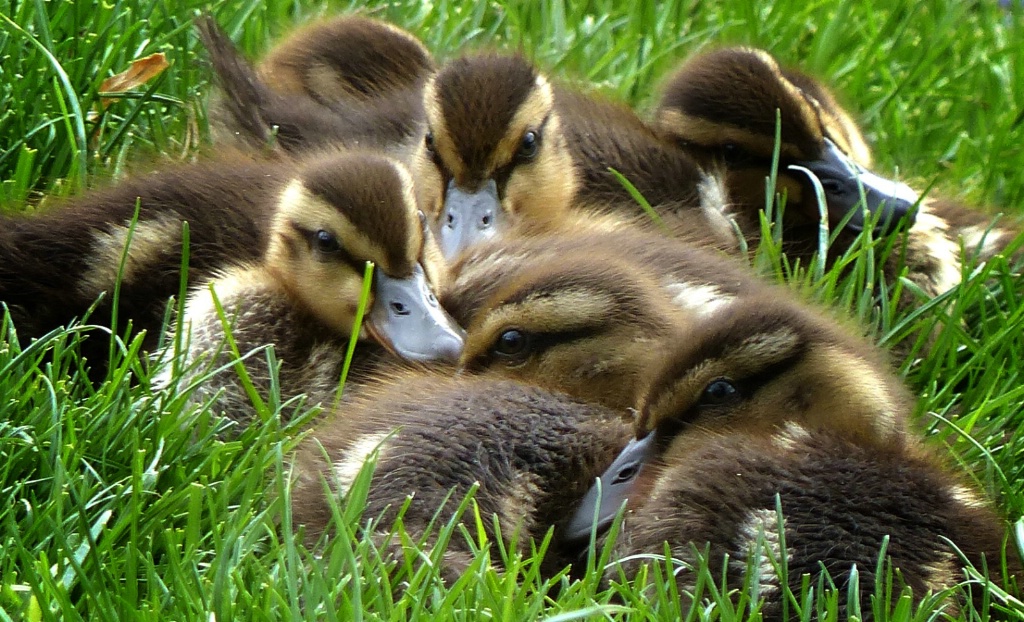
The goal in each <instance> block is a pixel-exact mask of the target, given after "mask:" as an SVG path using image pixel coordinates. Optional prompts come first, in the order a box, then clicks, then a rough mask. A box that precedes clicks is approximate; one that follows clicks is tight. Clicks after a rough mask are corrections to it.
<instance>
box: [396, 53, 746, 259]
mask: <svg viewBox="0 0 1024 622" xmlns="http://www.w3.org/2000/svg"><path fill="white" fill-rule="evenodd" d="M424 108H425V110H426V118H427V134H426V137H425V141H424V150H423V154H422V156H421V157H419V158H417V159H416V165H415V166H417V168H416V170H417V172H418V173H419V174H420V175H422V176H427V175H433V176H438V175H439V176H440V181H441V185H442V187H443V188H444V196H443V201H442V204H441V205H439V206H438V207H437V209H435V210H434V212H435V214H436V215H437V217H438V218H439V221H438V227H439V232H440V233H439V242H440V244H441V247H442V250H443V252H444V253H445V256H446V257H454V256H455V255H457V254H458V252H460V251H461V250H462V249H464V248H466V247H468V246H470V245H472V244H474V243H476V242H479V241H482V240H485V239H487V238H489V237H493V236H495V235H496V234H498V233H499V232H501V231H504V230H506V229H508V228H509V227H511V226H512V225H514V224H516V225H525V226H527V227H530V228H533V229H534V230H546V229H549V228H551V227H553V226H557V225H558V224H559V223H561V222H562V221H564V220H565V219H566V218H567V215H569V214H571V213H572V212H574V211H575V212H583V213H593V214H605V213H609V212H611V213H618V214H622V215H623V216H624V217H625V218H626V219H628V220H632V221H634V222H639V223H649V222H650V221H651V220H652V219H651V217H650V216H649V215H647V214H646V213H645V212H644V210H643V209H642V208H641V207H640V205H639V204H638V203H637V202H636V201H635V200H634V199H633V198H632V196H631V195H630V194H629V192H628V191H627V190H626V189H625V188H624V187H623V186H622V184H621V183H620V182H619V181H618V179H616V177H615V176H614V175H613V174H612V173H611V172H610V171H609V170H608V169H609V168H613V169H615V170H617V171H618V172H619V173H621V174H622V175H623V176H624V177H625V178H626V179H627V180H629V181H630V182H631V183H632V184H633V185H634V186H635V187H636V189H637V190H638V191H639V192H640V193H641V194H642V195H644V196H645V198H646V199H647V201H648V202H649V203H650V204H651V205H652V206H653V207H654V209H655V211H656V212H657V213H658V214H659V216H660V218H661V219H662V220H663V221H665V224H666V226H667V227H668V228H669V230H670V231H673V232H676V233H681V234H684V235H685V234H688V233H690V232H697V233H696V234H697V236H698V237H699V236H708V235H711V236H712V237H716V236H717V237H719V238H721V240H720V243H728V242H731V243H732V244H733V245H734V244H735V242H736V240H735V236H734V233H733V229H732V225H731V224H730V222H729V221H728V219H727V218H725V217H724V216H723V214H722V209H723V202H724V201H725V197H724V196H723V194H722V188H721V184H720V183H719V180H717V179H716V178H715V177H713V176H709V175H706V174H704V173H703V172H701V170H700V169H699V168H698V166H697V164H696V163H695V162H694V161H693V160H692V159H691V158H690V157H689V156H688V155H687V154H685V153H683V152H681V151H680V150H678V149H676V148H675V147H674V146H673V145H671V144H669V143H668V142H666V141H665V140H663V139H662V138H661V137H660V136H659V135H658V134H657V133H656V132H654V131H653V130H652V129H651V128H649V127H648V126H647V125H646V124H644V123H643V122H642V121H641V120H640V119H639V118H638V117H637V116H636V114H635V113H633V111H631V110H630V109H629V108H627V107H626V106H622V105H619V104H616V103H613V102H610V101H605V100H601V99H598V98H596V97H591V96H586V95H582V94H579V93H574V92H572V91H570V90H568V89H566V88H561V87H556V86H554V85H552V84H551V83H550V82H549V81H548V79H547V78H546V77H545V76H544V75H543V74H541V73H540V72H539V71H538V70H537V68H536V67H534V66H533V65H532V64H531V63H530V62H528V61H527V60H526V59H524V58H522V57H520V56H514V55H500V54H477V55H470V56H464V57H460V58H456V59H454V60H451V61H449V62H448V63H446V64H445V65H444V66H442V67H441V68H440V70H438V72H437V74H436V75H435V76H434V77H433V78H432V79H431V80H430V81H429V82H428V83H427V86H426V88H425V95H424ZM438 198H439V199H442V197H440V196H439V197H438Z"/></svg>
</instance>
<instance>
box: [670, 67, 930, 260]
mask: <svg viewBox="0 0 1024 622" xmlns="http://www.w3.org/2000/svg"><path fill="white" fill-rule="evenodd" d="M777 110H778V114H779V115H780V123H781V127H780V132H781V135H780V138H781V144H780V148H779V150H780V153H779V181H778V186H779V190H780V191H781V190H782V189H785V191H786V193H787V200H786V205H787V207H788V209H787V214H786V216H787V223H786V224H787V227H790V228H796V227H800V226H803V227H813V228H814V229H816V228H817V226H818V222H819V220H820V217H819V214H818V209H819V208H818V201H817V196H816V193H815V190H814V186H813V184H812V183H811V179H810V177H809V176H808V175H807V174H806V173H805V172H804V171H803V170H799V169H796V168H794V167H801V168H802V169H806V170H809V171H811V172H812V173H813V174H814V175H815V176H816V177H817V178H818V179H819V180H820V182H821V186H822V188H823V189H824V192H825V198H826V202H827V207H828V218H829V222H830V223H831V224H832V225H833V226H837V225H839V224H840V223H843V224H844V226H845V227H846V228H847V229H848V230H850V231H860V230H861V229H863V228H864V225H865V222H866V221H865V219H864V214H863V212H861V211H858V210H856V209H855V208H856V207H857V206H858V205H859V204H860V200H861V191H860V188H861V187H863V190H864V205H865V206H866V208H867V210H868V212H870V213H872V214H877V213H879V212H881V215H880V216H879V217H878V220H877V226H878V230H879V231H882V230H892V229H893V228H895V227H896V226H897V225H898V224H899V223H900V221H902V220H906V219H909V220H911V221H912V219H913V216H914V214H913V208H914V206H915V205H916V203H917V201H918V198H919V197H918V195H917V193H915V192H914V191H913V190H911V189H910V187H909V186H907V185H906V184H902V183H899V182H894V181H891V180H888V179H883V178H882V177H880V176H878V175H876V174H874V173H871V172H870V171H868V170H867V168H866V167H867V166H870V162H871V154H870V151H869V150H868V148H867V145H866V144H865V142H864V139H863V138H862V136H861V134H860V131H859V130H858V128H857V126H856V125H855V124H854V123H853V121H852V120H851V119H850V116H849V115H848V114H847V113H846V111H844V110H843V109H842V108H841V107H840V106H839V105H838V104H837V103H836V100H835V98H834V97H833V96H832V95H831V94H830V93H829V92H828V90H827V89H825V87H824V86H822V85H821V84H819V83H817V82H815V81H814V80H813V79H811V78H810V77H808V76H806V75H805V74H802V73H799V72H797V71H793V70H789V69H783V68H782V67H780V66H779V64H778V63H777V62H776V60H775V59H774V58H772V57H771V55H769V54H768V53H767V52H764V51H762V50H757V49H753V48H725V49H721V50H717V51H714V52H710V53H707V54H703V55H701V56H698V57H696V58H694V59H691V60H690V61H688V62H686V63H685V64H684V65H683V67H682V68H681V69H680V70H679V71H678V72H677V73H676V74H675V75H674V76H672V77H671V78H670V79H669V80H668V82H667V83H666V85H665V88H664V92H663V94H662V98H661V102H660V103H659V105H658V109H657V112H656V116H657V122H658V125H659V127H660V128H661V130H662V132H663V133H664V134H665V135H666V136H668V137H670V138H671V139H672V140H674V141H676V142H677V143H678V144H680V145H681V146H682V147H684V149H685V150H686V151H687V152H688V153H691V154H693V155H694V157H695V158H697V159H698V160H699V161H700V162H701V163H702V164H703V165H705V166H709V167H714V168H719V169H724V170H725V171H726V172H727V180H728V187H729V190H730V198H731V199H732V200H733V201H734V202H735V203H736V207H735V208H734V209H735V214H734V215H735V217H736V219H737V222H738V223H739V225H740V228H741V229H742V230H743V231H744V233H746V234H747V235H753V236H756V234H757V233H758V230H759V222H758V216H757V213H758V210H759V209H760V208H762V207H763V206H764V179H765V177H767V176H768V173H769V171H770V169H771V163H772V153H773V150H774V148H775V129H776V128H775V126H776V111H777ZM794 239H796V240H798V241H800V240H802V238H799V237H796V238H794ZM807 239H809V240H814V239H816V234H815V235H812V236H809V237H808V238H807Z"/></svg>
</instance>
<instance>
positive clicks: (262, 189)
mask: <svg viewBox="0 0 1024 622" xmlns="http://www.w3.org/2000/svg"><path fill="white" fill-rule="evenodd" d="M289 176H290V171H288V169H287V168H286V167H282V166H280V165H273V164H268V163H265V162H256V161H252V160H250V159H248V158H241V157H235V158H222V159H220V160H217V161H207V162H203V163H201V164H198V165H174V166H168V167H166V168H164V169H162V170H160V171H158V172H155V173H152V174H149V175H142V176H139V177H135V178H130V179H128V180H126V181H123V182H120V183H117V184H115V185H111V186H109V187H107V188H103V189H97V190H92V191H89V192H86V193H85V194H83V195H80V196H77V197H72V198H70V199H66V200H61V201H55V202H54V203H56V204H48V205H46V206H45V207H44V208H42V209H40V210H37V211H35V212H31V213H25V214H17V215H14V214H11V215H0V301H2V302H3V303H5V304H6V305H7V306H8V307H9V308H10V310H11V315H12V318H13V320H14V324H15V327H16V328H17V330H18V334H19V336H20V337H21V338H22V339H24V340H28V339H33V338H36V337H40V336H42V335H43V334H45V333H47V332H48V331H50V330H53V329H55V328H57V327H59V326H63V325H66V324H68V323H69V322H71V321H72V320H75V319H81V318H82V317H84V316H85V315H86V312H87V311H88V310H89V309H90V307H92V306H93V305H94V304H96V307H95V309H94V310H93V312H92V313H91V315H90V316H89V322H90V323H92V324H97V325H101V326H109V325H110V321H111V316H112V313H113V312H114V305H113V294H114V291H115V287H116V285H117V283H118V276H119V275H120V277H121V280H120V291H119V298H118V306H117V314H118V318H119V322H120V324H121V326H120V327H118V331H119V332H121V331H122V329H123V327H124V322H126V321H129V320H130V321H131V322H132V324H133V326H134V328H135V329H136V330H139V329H142V330H146V331H148V336H147V338H146V342H145V346H146V348H148V349H151V348H153V347H154V346H155V345H156V342H157V338H158V334H159V332H160V331H159V330H158V329H159V328H160V327H161V326H162V325H163V319H164V315H165V310H166V305H167V300H168V298H170V297H171V296H174V295H176V294H177V293H178V291H179V288H180V280H181V278H182V276H181V270H180V269H181V263H182V243H183V235H182V229H183V225H184V223H188V227H189V241H190V250H189V271H188V279H189V282H190V283H195V282H198V281H200V280H202V279H205V278H209V277H210V276H211V275H212V274H213V273H214V272H215V271H216V270H217V269H219V268H221V267H223V266H224V265H226V264H228V263H230V262H241V261H247V260H254V259H256V258H257V257H259V256H260V255H261V254H262V252H263V250H264V249H265V248H266V245H267V235H266V225H265V223H266V222H267V221H268V219H269V216H270V214H271V213H272V204H273V202H274V198H273V197H274V195H276V194H277V193H278V192H279V191H280V190H281V188H282V187H283V185H284V184H285V183H286V181H287V179H288V178H289ZM136 208H138V212H139V216H138V221H137V222H136V223H134V224H133V223H132V219H133V216H134V214H135V211H136ZM129 240H131V244H130V246H129V245H128V244H127V243H128V241H129ZM126 246H127V250H126ZM122 258H123V259H124V267H123V270H122V269H121V262H122ZM101 295H102V296H103V298H102V299H101V300H100V301H99V303H97V299H98V298H99V297H100V296H101ZM108 345H109V341H108V340H107V339H105V338H104V339H100V338H97V336H96V335H93V336H91V337H90V338H88V339H86V340H84V341H83V343H82V351H83V354H84V356H85V357H86V358H87V359H88V361H89V364H90V365H91V367H92V370H93V372H94V374H96V375H97V376H99V377H102V375H103V370H104V369H105V362H106V360H107V352H108Z"/></svg>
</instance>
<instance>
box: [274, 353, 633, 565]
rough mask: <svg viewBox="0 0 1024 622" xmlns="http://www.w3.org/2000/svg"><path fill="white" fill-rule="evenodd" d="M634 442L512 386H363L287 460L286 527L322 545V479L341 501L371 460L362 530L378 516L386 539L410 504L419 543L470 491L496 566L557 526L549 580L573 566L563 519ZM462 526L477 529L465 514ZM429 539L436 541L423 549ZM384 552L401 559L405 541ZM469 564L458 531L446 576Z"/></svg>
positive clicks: (432, 378)
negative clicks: (504, 552)
mask: <svg viewBox="0 0 1024 622" xmlns="http://www.w3.org/2000/svg"><path fill="white" fill-rule="evenodd" d="M630 433H631V432H630V428H629V425H628V424H627V423H625V422H624V420H623V418H622V417H621V415H620V414H619V413H617V412H614V411H611V410H608V409H605V408H602V407H601V406H597V405H593V404H586V403H583V402H580V401H577V400H574V399H571V398H569V397H567V396H565V395H563V394H559V393H553V392H549V391H546V390H544V389H540V388H538V387H535V386H531V385H528V384H523V383H519V382H516V381H512V380H505V379H499V378H494V377H489V376H467V375H460V376H451V375H440V374H430V373H422V372H419V373H416V372H409V373H406V374H398V375H394V376H392V377H390V378H388V379H387V380H385V381H380V382H376V383H371V384H370V385H368V386H365V387H363V388H362V390H361V391H360V392H359V393H358V394H357V395H356V396H355V397H353V398H351V400H350V401H349V402H347V403H346V404H345V405H344V406H343V408H342V409H340V410H339V411H337V412H336V413H334V416H333V417H331V418H326V419H324V420H323V421H321V422H320V423H319V425H318V426H317V427H316V428H315V429H314V431H313V434H312V436H311V437H310V438H309V440H307V441H306V442H305V443H304V444H303V445H302V446H301V447H300V448H299V451H298V452H297V456H296V458H295V461H294V463H293V472H294V473H295V477H296V481H295V483H294V486H293V488H292V497H291V498H292V516H293V522H294V524H295V525H296V526H304V528H305V533H306V536H307V539H308V540H311V541H313V540H315V539H317V538H318V537H319V536H320V535H321V534H322V533H323V532H324V531H325V529H327V528H328V527H329V525H330V521H331V517H332V512H331V506H330V504H329V502H328V500H327V499H326V498H325V495H324V481H326V482H327V483H328V484H329V486H330V489H331V491H332V494H335V495H337V496H338V502H339V503H344V502H343V501H342V498H344V496H345V494H346V493H347V491H348V490H349V489H350V488H351V486H352V484H353V482H354V480H355V477H356V475H357V473H359V470H360V469H361V468H362V467H363V465H364V464H365V462H366V460H367V457H368V456H369V455H371V454H372V453H373V452H374V451H376V452H377V455H376V470H375V471H374V474H373V478H372V481H371V483H370V489H369V492H368V496H367V499H366V503H365V510H364V512H363V518H362V521H361V524H367V521H368V520H370V519H379V522H377V523H374V524H373V525H372V526H371V527H370V528H371V529H373V530H374V531H375V532H376V533H377V534H382V537H383V535H386V534H388V533H389V532H390V530H391V525H392V523H393V522H394V521H395V518H396V516H397V515H398V514H399V510H400V509H401V508H402V506H403V503H405V501H406V499H407V498H409V505H408V508H407V509H406V510H405V512H404V514H403V525H404V526H405V529H406V530H407V532H409V534H410V535H411V536H412V537H413V538H414V539H415V540H420V539H422V538H424V537H425V536H426V534H427V527H428V526H429V525H430V524H431V522H432V521H433V520H434V518H435V516H436V517H437V522H436V525H437V526H440V525H443V524H444V523H446V522H447V521H448V520H449V519H450V517H451V516H452V515H453V514H454V512H455V510H456V509H457V508H458V507H459V505H460V504H461V503H462V502H463V499H464V498H465V497H466V495H467V494H468V493H469V492H470V490H471V489H472V488H473V487H474V486H476V487H477V489H476V493H475V496H474V499H475V502H476V507H477V508H478V509H479V514H480V517H481V522H480V525H481V526H482V527H483V528H484V530H485V531H486V533H487V535H488V537H489V539H490V544H491V561H492V563H494V564H495V565H498V566H500V561H501V558H500V555H499V552H498V551H499V543H502V542H504V543H505V545H504V546H505V547H508V548H509V549H510V552H520V553H523V554H526V555H528V554H530V551H531V545H532V544H533V543H539V542H540V541H541V540H542V539H543V538H544V536H545V534H546V533H547V532H548V530H549V529H550V528H552V527H553V528H554V529H555V543H554V544H553V545H552V547H551V548H550V549H549V551H548V554H547V556H546V557H545V562H544V568H545V569H546V571H545V572H546V573H547V574H550V573H551V572H552V571H557V570H561V569H562V568H564V567H565V565H566V564H567V563H568V562H569V560H570V556H571V554H570V552H569V551H568V550H562V549H561V547H560V546H559V544H558V543H559V542H560V540H561V539H560V532H561V529H562V527H563V525H564V523H565V521H566V518H567V517H568V516H569V515H570V514H571V512H572V508H573V507H574V506H575V504H576V503H578V501H579V500H580V499H581V498H582V496H583V494H584V493H585V492H586V490H587V488H589V486H590V482H592V481H593V478H594V477H596V476H597V474H598V473H600V471H602V470H603V469H604V468H605V467H606V466H607V465H608V464H609V463H610V462H611V460H612V458H614V456H615V454H616V453H617V452H618V451H619V450H620V449H621V448H622V447H623V446H624V445H625V443H626V441H627V440H628V438H629V436H630ZM492 516H497V522H498V526H499V530H500V533H496V532H495V530H494V521H493V520H492ZM463 521H464V522H465V524H466V525H467V526H470V525H473V521H474V518H473V508H472V507H471V508H470V509H469V511H468V513H467V514H465V515H463ZM470 528H471V529H473V527H470ZM431 535H434V534H431ZM432 542H434V540H433V538H432V537H431V538H430V539H429V540H428V541H427V544H428V545H429V544H431V543H432ZM512 542H515V543H516V544H517V548H515V549H512V548H511V543H512ZM381 544H383V545H386V546H387V548H389V549H390V550H391V551H392V553H393V554H394V555H395V556H396V557H397V558H398V559H402V555H403V553H402V551H401V544H400V542H397V541H389V542H382V543H381ZM473 558H474V555H473V553H472V549H471V548H470V546H469V545H468V544H467V543H466V542H465V541H464V540H463V537H462V535H461V534H460V533H458V532H456V533H455V534H454V535H453V537H452V540H451V542H450V544H449V546H448V548H447V550H446V552H445V554H444V557H443V558H442V562H441V569H440V572H441V575H442V576H443V577H445V578H446V579H448V580H449V581H451V580H454V579H455V578H457V577H458V576H459V575H460V574H462V572H463V571H464V570H465V569H466V567H467V566H469V564H470V563H471V562H472V560H473Z"/></svg>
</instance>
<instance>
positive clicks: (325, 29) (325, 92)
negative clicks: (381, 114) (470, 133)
mask: <svg viewBox="0 0 1024 622" xmlns="http://www.w3.org/2000/svg"><path fill="white" fill-rule="evenodd" d="M434 71H435V67H434V59H433V57H432V56H431V55H430V52H429V51H428V50H427V48H426V47H425V46H424V45H423V43H422V42H421V41H420V40H419V39H417V38H416V37H415V36H413V35H412V33H410V32H408V31H406V30H402V29H401V28H399V27H397V26H395V25H394V24H389V23H387V22H383V21H380V20H376V19H372V18H369V17H363V16H360V15H342V16H337V17H333V18H329V19H326V20H321V21H316V22H313V23H311V24H307V25H305V26H303V27H301V28H299V29H297V30H296V31H295V32H293V33H292V34H290V35H289V36H288V37H287V38H286V39H285V40H284V41H282V42H280V43H278V44H277V45H275V46H274V48H273V49H272V50H271V51H270V52H269V53H268V54H267V55H266V56H265V57H264V58H263V60H262V61H260V64H259V73H260V75H261V76H262V77H263V79H264V80H265V81H266V82H267V84H269V85H270V86H271V87H272V88H273V89H274V90H275V91H277V92H279V93H286V94H299V93H301V94H305V95H308V96H310V97H312V98H313V99H315V100H316V101H318V102H320V103H321V104H323V105H325V106H328V107H330V106H332V105H334V104H335V103H337V102H339V101H345V100H361V101H367V102H378V101H380V100H382V99H384V98H387V97H391V96H394V95H395V94H396V93H398V92H401V91H406V90H414V91H417V92H419V91H420V90H421V89H422V88H423V83H424V82H425V80H426V79H427V77H428V76H429V75H430V74H432V73H434Z"/></svg>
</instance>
